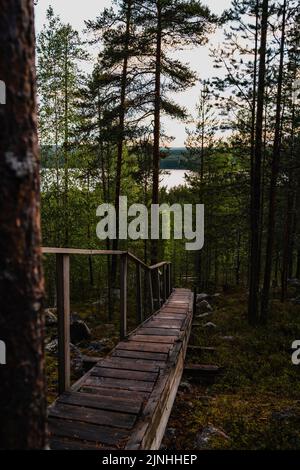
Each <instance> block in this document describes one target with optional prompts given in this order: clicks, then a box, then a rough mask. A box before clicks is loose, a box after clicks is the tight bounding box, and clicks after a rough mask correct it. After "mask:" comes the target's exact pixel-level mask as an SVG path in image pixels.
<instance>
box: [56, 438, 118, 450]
mask: <svg viewBox="0 0 300 470" xmlns="http://www.w3.org/2000/svg"><path fill="white" fill-rule="evenodd" d="M101 447H102V445H98V446H96V445H95V444H88V443H87V442H83V441H76V440H71V439H65V438H60V439H59V438H52V439H51V442H50V448H51V450H100V449H101ZM111 449H112V450H113V447H111Z"/></svg>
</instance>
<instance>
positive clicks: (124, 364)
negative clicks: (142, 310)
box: [48, 289, 193, 450]
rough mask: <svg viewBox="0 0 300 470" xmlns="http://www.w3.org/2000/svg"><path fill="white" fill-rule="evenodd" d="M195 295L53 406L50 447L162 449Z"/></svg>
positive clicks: (177, 295)
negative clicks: (161, 445)
mask: <svg viewBox="0 0 300 470" xmlns="http://www.w3.org/2000/svg"><path fill="white" fill-rule="evenodd" d="M192 307H193V294H192V293H191V291H190V290H187V289H175V290H174V291H173V293H172V294H171V296H170V297H169V299H168V301H167V302H166V303H165V304H164V305H163V307H162V308H161V309H160V310H159V312H157V313H156V314H154V315H153V316H152V317H151V318H150V319H148V320H147V321H146V322H145V323H143V324H142V325H141V326H140V327H139V328H138V329H137V330H135V332H133V333H132V334H131V335H130V336H129V337H128V338H127V339H126V340H124V341H122V342H120V343H119V344H118V345H117V347H116V348H115V349H114V350H113V351H112V353H111V354H110V355H109V356H108V357H107V358H105V359H103V360H101V361H100V362H98V363H97V364H96V365H95V366H94V367H93V368H92V369H91V370H90V371H89V372H88V373H87V374H85V375H84V376H83V377H82V378H81V379H80V380H79V381H78V382H77V383H76V384H74V386H73V387H72V388H71V390H70V391H69V392H65V393H64V394H62V395H61V396H60V397H59V398H58V399H57V400H56V401H55V403H54V404H53V405H51V407H50V408H49V418H48V422H49V432H50V447H51V449H70V450H71V449H82V450H85V449H135V450H138V449H147V450H151V449H158V448H159V447H160V444H161V440H162V438H163V435H164V432H165V428H166V425H167V422H168V418H169V415H170V412H171V409H172V405H173V402H174V400H175V397H176V393H177V389H178V385H179V383H180V379H181V375H182V371H183V365H184V358H185V354H186V349H187V344H188V340H189V335H190V331H191V325H192Z"/></svg>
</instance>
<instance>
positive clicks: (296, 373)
mask: <svg viewBox="0 0 300 470" xmlns="http://www.w3.org/2000/svg"><path fill="white" fill-rule="evenodd" d="M246 306H247V298H246V293H245V292H241V291H236V292H231V293H228V294H226V295H222V296H221V297H220V299H219V300H218V303H217V305H216V306H215V307H214V313H213V315H212V316H211V317H209V320H208V321H212V322H214V323H215V324H216V325H217V329H216V330H213V331H212V332H211V331H210V332H208V331H205V330H202V329H197V330H194V332H193V334H192V337H191V344H195V345H201V346H215V347H216V352H214V353H205V354H201V355H199V354H198V356H197V355H196V354H195V353H193V355H189V356H188V358H187V360H188V361H189V362H192V363H207V364H208V363H211V364H218V365H221V366H223V367H224V374H223V375H222V376H221V377H220V378H219V379H218V380H217V381H216V382H215V383H214V384H211V385H204V384H195V383H194V384H192V385H191V389H190V390H189V391H187V390H186V389H184V390H181V391H179V393H178V395H177V398H176V402H175V406H174V408H173V411H172V415H171V417H170V420H169V424H168V428H169V431H167V433H166V437H165V440H164V447H166V448H168V449H176V450H182V449H193V448H195V442H196V436H197V434H199V433H200V434H201V431H202V430H203V429H204V428H205V427H206V426H208V425H213V426H214V427H216V428H218V429H219V430H221V431H223V432H224V433H225V434H226V435H227V436H228V437H229V439H224V437H222V436H221V437H220V436H216V437H214V438H213V439H211V440H210V443H209V448H210V449H237V450H246V449H253V450H254V449H255V450H258V449H300V426H299V425H300V409H299V403H300V366H299V367H297V366H294V365H292V362H291V351H290V348H291V345H292V342H293V341H294V340H295V339H299V338H300V307H299V306H296V305H293V304H292V303H290V302H287V303H285V304H282V303H280V302H279V301H277V300H274V301H273V302H272V305H271V313H270V321H269V324H268V325H267V326H259V327H256V328H252V327H250V326H249V325H248V323H247V318H246ZM203 323H204V321H203ZM222 336H232V337H233V340H232V341H228V340H227V341H226V340H224V339H222ZM170 429H171V431H170Z"/></svg>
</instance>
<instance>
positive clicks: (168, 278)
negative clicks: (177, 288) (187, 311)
mask: <svg viewBox="0 0 300 470" xmlns="http://www.w3.org/2000/svg"><path fill="white" fill-rule="evenodd" d="M167 292H168V297H170V295H171V292H172V289H171V263H168V264H167Z"/></svg>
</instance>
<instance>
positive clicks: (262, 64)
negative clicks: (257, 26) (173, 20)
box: [248, 0, 269, 324]
mask: <svg viewBox="0 0 300 470" xmlns="http://www.w3.org/2000/svg"><path fill="white" fill-rule="evenodd" d="M268 16H269V1H268V0H263V4H262V20H261V41H260V52H259V73H258V75H259V76H258V89H257V108H256V130H255V151H254V161H253V170H252V171H253V175H252V178H251V257H250V279H249V280H250V290H249V302H248V318H249V322H250V324H256V323H257V320H258V317H259V299H258V297H259V285H260V269H261V248H260V236H259V232H260V206H261V163H262V153H263V113H264V104H265V76H266V49H267V34H268Z"/></svg>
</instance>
